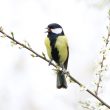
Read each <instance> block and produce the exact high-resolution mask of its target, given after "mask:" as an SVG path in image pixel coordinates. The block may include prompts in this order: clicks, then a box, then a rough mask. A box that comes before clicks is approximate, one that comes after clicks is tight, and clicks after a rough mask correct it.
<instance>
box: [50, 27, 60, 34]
mask: <svg viewBox="0 0 110 110" xmlns="http://www.w3.org/2000/svg"><path fill="white" fill-rule="evenodd" d="M51 31H52V32H53V33H55V34H60V33H62V28H56V29H51Z"/></svg>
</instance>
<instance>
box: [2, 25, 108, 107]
mask: <svg viewBox="0 0 110 110" xmlns="http://www.w3.org/2000/svg"><path fill="white" fill-rule="evenodd" d="M0 33H1V34H2V35H3V36H2V37H7V38H9V39H10V40H11V41H12V42H13V43H14V44H16V45H19V46H21V47H23V48H25V49H27V50H28V51H30V52H31V53H33V54H34V55H35V57H39V58H41V59H43V60H44V61H46V62H48V63H50V60H48V59H47V58H46V57H45V56H44V55H43V56H42V55H40V54H38V53H36V52H35V51H34V50H33V49H32V48H31V47H30V46H29V44H28V46H26V45H25V44H23V43H21V42H19V41H17V40H16V39H15V38H14V34H13V33H11V36H10V35H8V34H6V33H5V32H4V31H3V29H2V27H1V28H0ZM51 65H52V66H54V67H55V68H57V66H56V65H55V64H54V63H52V62H51ZM65 74H66V75H67V76H68V77H69V78H70V79H71V80H72V81H74V82H75V83H76V84H78V85H79V86H80V87H81V88H82V87H83V88H85V90H86V91H87V92H88V93H89V94H91V95H92V96H93V97H95V98H96V99H97V100H98V101H99V102H100V103H101V104H102V105H105V106H106V107H108V108H109V109H110V105H108V104H107V103H106V102H104V101H103V100H102V99H101V98H100V97H98V96H97V95H95V94H94V93H93V92H92V91H91V90H89V89H86V86H84V85H83V84H82V83H81V82H79V81H78V80H77V79H75V78H74V77H72V76H71V75H70V73H69V72H66V73H65Z"/></svg>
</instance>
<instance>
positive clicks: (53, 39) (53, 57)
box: [48, 34, 60, 64]
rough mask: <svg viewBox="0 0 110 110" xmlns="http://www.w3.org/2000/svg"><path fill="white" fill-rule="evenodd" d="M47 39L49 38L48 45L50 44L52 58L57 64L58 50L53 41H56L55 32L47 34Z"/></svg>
mask: <svg viewBox="0 0 110 110" xmlns="http://www.w3.org/2000/svg"><path fill="white" fill-rule="evenodd" d="M48 37H49V39H50V46H51V50H52V51H51V55H52V59H53V60H54V61H55V62H56V63H57V64H59V59H60V57H59V51H58V49H57V48H55V43H56V40H57V38H58V35H56V34H49V35H48Z"/></svg>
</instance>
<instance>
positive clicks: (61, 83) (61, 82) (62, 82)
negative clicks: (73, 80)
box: [57, 71, 67, 89]
mask: <svg viewBox="0 0 110 110" xmlns="http://www.w3.org/2000/svg"><path fill="white" fill-rule="evenodd" d="M57 88H58V89H60V88H65V89H66V88H67V82H66V78H65V75H64V74H63V73H62V72H61V71H59V72H58V73H57Z"/></svg>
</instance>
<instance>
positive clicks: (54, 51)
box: [51, 47, 59, 64]
mask: <svg viewBox="0 0 110 110" xmlns="http://www.w3.org/2000/svg"><path fill="white" fill-rule="evenodd" d="M51 54H52V58H53V60H54V61H55V62H56V63H57V64H59V52H58V50H57V48H55V47H53V48H52V52H51Z"/></svg>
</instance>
